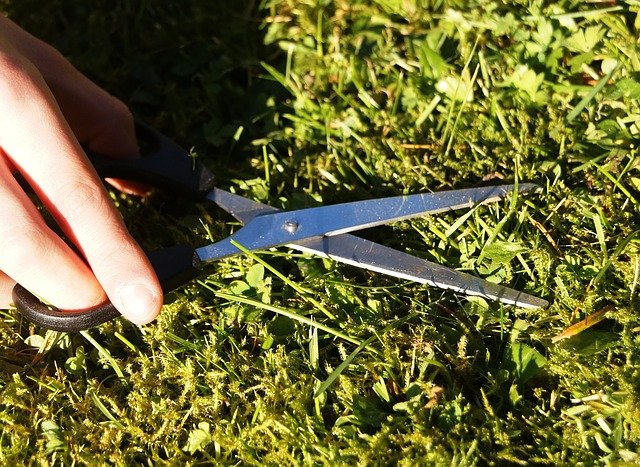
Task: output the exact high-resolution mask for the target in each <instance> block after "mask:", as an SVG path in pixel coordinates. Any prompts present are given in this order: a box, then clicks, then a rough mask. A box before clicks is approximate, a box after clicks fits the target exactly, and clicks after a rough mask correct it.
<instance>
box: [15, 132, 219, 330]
mask: <svg viewBox="0 0 640 467" xmlns="http://www.w3.org/2000/svg"><path fill="white" fill-rule="evenodd" d="M136 135H137V139H138V144H139V145H140V157H138V158H135V159H111V158H108V157H105V156H102V155H100V154H97V153H95V152H92V151H86V153H87V156H88V157H89V159H90V160H91V162H92V163H93V165H94V167H95V168H96V171H97V172H98V174H99V175H100V176H101V177H103V178H120V179H125V180H131V181H136V182H142V183H145V184H147V185H150V186H152V187H155V188H159V189H162V190H163V191H167V192H170V193H175V194H178V195H180V196H184V197H188V198H192V199H201V198H203V197H204V196H205V195H206V194H207V193H208V192H209V191H211V190H212V189H213V188H214V183H215V177H214V175H213V174H212V173H211V172H209V170H207V168H206V167H204V166H203V165H202V164H199V163H198V162H197V161H195V160H194V159H193V158H191V157H189V153H188V152H187V151H185V150H184V149H183V148H181V147H180V146H179V145H177V144H176V143H175V142H173V141H172V140H171V139H169V138H168V137H166V136H164V135H163V134H161V133H160V132H158V131H156V130H154V129H153V128H151V127H149V126H148V125H146V124H144V123H142V122H140V121H136ZM148 257H149V260H150V261H151V264H152V265H153V268H154V270H155V272H156V274H157V276H158V279H159V280H160V284H161V285H162V289H163V291H164V292H169V291H170V290H173V289H175V288H176V287H178V286H180V285H182V284H184V283H186V282H188V281H190V280H191V279H193V278H195V277H196V276H197V275H198V273H199V271H200V258H199V257H198V256H197V254H196V252H195V250H194V249H193V248H192V247H190V246H175V247H170V248H166V249H163V250H158V251H154V252H151V253H149V254H148ZM13 300H14V303H15V305H16V308H17V309H18V311H19V312H20V313H21V314H22V315H23V316H24V317H25V318H27V319H28V320H29V321H32V322H33V323H35V324H37V325H39V326H42V327H44V328H48V329H53V330H57V331H67V332H77V331H82V330H84V329H89V328H91V327H93V326H97V325H99V324H102V323H104V322H106V321H109V320H111V319H114V318H116V317H118V316H120V313H119V312H118V310H116V309H115V307H114V306H113V305H112V304H111V303H105V304H103V305H100V306H98V307H95V308H92V309H89V310H85V311H74V312H69V311H60V310H56V309H53V308H52V307H49V306H47V305H45V304H44V303H42V302H41V301H40V300H39V299H38V298H37V297H35V296H34V295H33V294H31V293H30V292H29V291H28V290H26V289H25V288H24V287H22V286H21V285H19V284H17V285H16V286H15V287H14V289H13Z"/></svg>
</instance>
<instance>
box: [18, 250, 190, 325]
mask: <svg viewBox="0 0 640 467" xmlns="http://www.w3.org/2000/svg"><path fill="white" fill-rule="evenodd" d="M148 257H149V261H150V262H151V265H152V266H153V269H154V270H155V272H156V274H157V275H158V279H159V280H160V284H161V285H162V290H163V291H164V292H165V293H167V292H170V291H171V290H173V289H175V288H177V287H179V286H180V285H182V284H185V283H187V282H189V281H190V280H191V279H194V278H195V277H197V276H198V274H199V273H200V258H199V257H198V255H197V254H196V252H195V250H194V249H193V248H192V247H190V246H183V245H178V246H173V247H169V248H165V249H162V250H157V251H152V252H151V253H149V254H148ZM13 302H14V304H15V305H16V308H17V309H18V311H20V313H21V314H22V316H24V317H25V318H27V319H28V320H29V321H31V322H32V323H34V324H37V325H38V326H42V327H43V328H46V329H52V330H54V331H65V332H78V331H83V330H85V329H89V328H92V327H94V326H98V325H99V324H102V323H106V322H107V321H110V320H112V319H115V318H117V317H119V316H120V312H119V311H118V310H116V308H115V307H114V306H113V305H112V304H111V302H106V303H104V304H102V305H99V306H97V307H95V308H91V309H89V310H83V311H60V310H57V309H55V308H52V307H49V306H47V305H45V304H44V303H42V302H41V301H40V300H38V298H37V297H36V296H35V295H33V294H32V293H31V292H29V291H28V290H27V289H25V288H24V287H22V286H21V285H20V284H16V286H15V287H14V288H13Z"/></svg>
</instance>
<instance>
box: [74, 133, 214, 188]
mask: <svg viewBox="0 0 640 467" xmlns="http://www.w3.org/2000/svg"><path fill="white" fill-rule="evenodd" d="M136 136H137V139H138V144H139V145H140V157H137V158H135V159H113V158H109V157H105V156H103V155H100V154H97V153H95V152H93V151H90V150H86V149H85V152H86V153H87V156H88V157H89V159H90V160H91V163H92V164H93V166H94V167H95V169H96V171H97V172H98V174H99V175H100V176H101V177H103V178H121V179H124V180H131V181H136V182H142V183H145V184H147V185H150V186H153V187H154V188H159V189H161V190H163V191H166V192H169V193H175V194H178V195H180V196H184V197H187V198H191V199H201V198H203V197H204V196H205V195H206V194H207V193H208V192H209V191H211V190H212V189H213V188H214V187H215V176H214V175H213V174H212V173H211V172H210V171H209V170H208V169H207V168H206V167H205V166H204V165H202V164H200V163H198V162H197V161H196V160H194V159H193V158H192V157H190V156H189V153H188V152H187V151H185V150H184V149H183V148H181V147H180V146H179V145H178V144H176V143H175V142H174V141H172V140H171V139H169V138H168V137H166V136H165V135H163V134H162V133H160V132H159V131H157V130H155V129H153V128H151V127H150V126H148V125H146V124H145V123H142V122H140V121H136Z"/></svg>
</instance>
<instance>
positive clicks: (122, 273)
mask: <svg viewBox="0 0 640 467" xmlns="http://www.w3.org/2000/svg"><path fill="white" fill-rule="evenodd" d="M0 112H1V114H2V117H0V308H6V307H8V306H9V305H10V303H11V301H12V299H11V289H12V287H13V285H14V284H15V282H16V281H17V282H19V283H20V284H22V285H23V286H24V287H25V288H26V289H28V290H29V291H31V292H32V293H34V294H35V295H37V296H39V297H41V298H43V299H44V300H46V301H47V302H49V303H51V304H52V305H54V306H55V307H57V308H59V309H62V310H82V309H87V308H90V307H93V306H95V305H98V304H100V303H102V302H104V301H105V300H106V298H107V297H108V298H109V300H110V301H111V302H112V303H113V304H114V305H115V306H116V308H117V309H118V310H119V311H120V312H121V313H122V314H123V315H124V316H125V317H126V318H128V319H129V320H131V321H133V322H134V323H138V324H143V323H147V322H149V321H151V320H153V319H154V318H155V317H156V316H157V315H158V313H159V311H160V307H161V306H162V291H161V288H160V284H159V282H158V279H157V278H156V275H155V273H154V271H153V268H152V267H151V265H150V264H149V261H148V260H147V258H146V256H145V254H144V253H143V251H142V250H141V249H140V247H139V246H138V245H137V243H136V242H135V241H134V240H133V238H131V236H130V235H129V233H128V232H127V229H126V227H125V226H124V223H123V222H122V219H121V217H120V214H119V213H118V211H117V210H116V209H115V207H114V206H113V204H112V202H111V200H110V198H109V195H108V193H107V192H106V190H105V189H104V187H103V185H102V183H101V181H100V179H99V177H98V176H97V174H96V173H95V170H94V169H93V166H92V165H91V163H90V162H89V161H88V159H87V158H86V156H85V154H84V152H83V150H82V148H81V146H80V143H79V141H80V142H81V143H82V144H84V145H85V146H86V147H88V148H89V149H91V150H93V151H95V152H98V153H101V154H104V155H106V156H109V157H114V158H125V157H135V155H136V154H137V153H138V149H137V145H136V138H135V131H134V125H133V118H132V116H131V113H130V112H129V110H128V108H127V107H126V106H125V105H124V104H123V103H122V102H121V101H119V100H118V99H116V98H115V97H113V96H110V95H109V94H107V93H106V92H105V91H104V90H102V89H101V88H99V87H98V86H96V85H95V84H93V83H92V82H91V81H90V80H89V79H87V78H86V77H85V76H84V75H82V74H81V73H80V72H79V71H78V70H76V69H75V68H74V67H73V66H72V65H71V64H70V63H69V62H68V61H67V60H66V59H64V57H62V55H61V54H60V53H58V52H57V51H56V50H55V49H53V48H52V47H50V46H49V45H47V44H45V43H43V42H41V41H39V40H38V39H36V38H35V37H33V36H31V35H30V34H28V33H27V32H25V31H24V30H22V29H20V28H19V27H18V26H17V25H15V24H14V23H13V22H11V21H10V20H8V19H7V18H4V17H2V16H0ZM15 172H18V173H20V174H21V175H22V176H23V178H24V179H25V180H26V181H27V182H28V183H29V185H30V186H31V188H32V189H33V191H34V192H35V193H36V194H37V196H38V198H39V199H40V200H41V202H42V203H43V205H44V206H45V207H46V209H47V210H48V211H49V212H50V213H51V215H52V216H53V218H54V219H55V220H56V222H57V223H58V225H59V226H60V228H61V229H62V231H64V233H65V235H66V236H67V237H68V238H69V239H70V240H71V241H72V242H73V244H74V245H75V247H76V248H77V249H78V251H79V252H80V253H81V255H82V257H83V258H84V260H83V259H81V257H80V256H78V255H77V254H76V253H74V251H73V250H72V249H71V248H70V247H69V246H68V245H67V244H66V243H65V242H64V241H63V240H62V239H61V238H60V237H59V236H58V235H56V233H55V232H54V231H53V230H52V229H51V228H49V227H48V226H47V225H46V223H45V222H44V220H43V218H42V216H41V215H40V213H39V212H38V209H37V208H36V206H35V205H34V204H33V203H32V202H31V200H30V199H29V196H28V195H27V194H26V193H25V192H24V190H23V189H22V188H21V186H20V184H19V183H18V182H17V181H16V179H15V177H14V175H13V174H14V173H15ZM110 182H111V183H112V184H114V185H115V186H117V187H118V188H121V189H125V190H127V191H137V190H138V189H139V187H137V186H136V185H134V184H127V183H126V182H122V181H110ZM85 261H86V263H85Z"/></svg>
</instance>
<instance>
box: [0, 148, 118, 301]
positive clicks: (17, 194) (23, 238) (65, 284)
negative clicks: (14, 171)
mask: <svg viewBox="0 0 640 467" xmlns="http://www.w3.org/2000/svg"><path fill="white" fill-rule="evenodd" d="M0 200H1V202H0V219H11V222H2V223H0V251H2V255H0V270H2V271H5V272H7V273H8V274H10V275H11V279H9V276H7V275H6V274H4V273H3V274H2V276H0V281H2V287H3V288H4V287H8V286H9V285H10V284H11V282H12V281H19V282H20V283H21V284H22V285H23V286H24V287H26V288H27V289H29V290H31V291H32V292H33V293H34V294H36V295H38V296H40V297H43V298H45V299H47V300H48V301H50V302H51V303H53V304H54V305H56V306H58V307H60V308H62V309H72V310H75V309H83V308H88V307H91V306H95V305H98V304H100V303H101V302H103V301H104V299H105V298H106V297H105V294H104V292H103V290H102V287H101V286H100V284H99V283H98V281H97V280H96V278H95V277H94V276H93V274H91V271H90V270H89V268H88V267H87V265H86V264H84V262H83V261H82V260H81V259H80V258H78V256H77V255H75V254H74V253H73V252H72V251H71V249H70V248H69V247H68V246H67V245H66V244H65V243H64V242H63V241H62V240H61V239H60V238H59V237H58V236H57V235H55V233H54V232H52V231H51V230H50V229H49V227H47V225H46V224H45V222H44V220H43V219H42V217H41V216H40V214H39V213H38V211H37V209H36V208H35V207H34V206H33V204H31V201H30V200H29V198H28V196H27V195H26V194H25V193H24V192H23V191H22V189H21V188H20V186H19V185H18V183H17V182H16V181H15V179H14V178H13V176H12V175H11V172H10V171H9V169H8V167H7V166H6V164H5V163H4V162H3V161H2V160H0ZM1 292H2V295H0V297H5V296H6V295H7V293H8V294H9V295H10V293H11V291H10V290H9V291H7V290H4V289H3V290H1Z"/></svg>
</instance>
